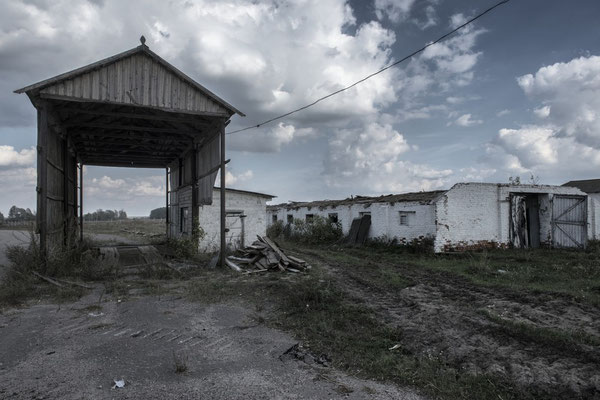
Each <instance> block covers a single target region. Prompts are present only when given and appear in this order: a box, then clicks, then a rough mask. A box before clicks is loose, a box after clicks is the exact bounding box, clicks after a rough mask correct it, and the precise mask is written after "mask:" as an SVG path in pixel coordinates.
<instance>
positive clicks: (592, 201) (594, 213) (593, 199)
mask: <svg viewBox="0 0 600 400" xmlns="http://www.w3.org/2000/svg"><path fill="white" fill-rule="evenodd" d="M588 221H589V224H588V239H599V238H600V193H589V194H588Z"/></svg>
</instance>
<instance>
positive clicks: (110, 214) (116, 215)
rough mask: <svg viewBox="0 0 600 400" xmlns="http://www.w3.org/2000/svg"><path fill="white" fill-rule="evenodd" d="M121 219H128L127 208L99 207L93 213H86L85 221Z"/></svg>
mask: <svg viewBox="0 0 600 400" xmlns="http://www.w3.org/2000/svg"><path fill="white" fill-rule="evenodd" d="M119 219H127V213H126V212H125V210H119V211H117V210H102V209H98V210H96V211H94V212H92V213H87V214H84V216H83V220H84V221H116V220H119Z"/></svg>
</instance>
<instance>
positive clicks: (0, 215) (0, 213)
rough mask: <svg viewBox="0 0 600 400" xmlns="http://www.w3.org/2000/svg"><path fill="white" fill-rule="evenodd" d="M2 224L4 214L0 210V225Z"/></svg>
mask: <svg viewBox="0 0 600 400" xmlns="http://www.w3.org/2000/svg"><path fill="white" fill-rule="evenodd" d="M2 224H4V214H2V212H1V211H0V225H2Z"/></svg>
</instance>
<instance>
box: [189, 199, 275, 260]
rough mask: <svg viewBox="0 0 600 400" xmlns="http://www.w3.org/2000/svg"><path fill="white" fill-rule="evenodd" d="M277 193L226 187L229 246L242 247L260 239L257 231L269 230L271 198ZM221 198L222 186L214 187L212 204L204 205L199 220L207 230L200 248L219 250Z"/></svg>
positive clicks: (260, 233) (207, 250) (200, 210)
mask: <svg viewBox="0 0 600 400" xmlns="http://www.w3.org/2000/svg"><path fill="white" fill-rule="evenodd" d="M274 197H275V196H271V195H268V194H263V193H256V192H249V191H246V190H237V189H229V188H227V189H226V195H225V211H226V218H225V221H226V227H227V229H228V232H227V233H226V236H227V246H228V247H232V248H239V247H242V246H245V245H249V244H251V243H252V242H253V241H254V240H256V235H261V236H263V235H265V234H266V230H267V201H269V200H271V199H273V198H274ZM220 198H221V197H220V190H219V188H214V190H213V202H212V204H211V205H204V206H200V209H199V212H198V221H199V223H200V227H201V228H202V229H203V230H204V233H205V235H204V238H203V239H202V240H201V241H200V243H199V249H200V251H206V252H212V251H218V250H219V246H220V215H221V214H220V213H221V209H220ZM184 227H185V225H184Z"/></svg>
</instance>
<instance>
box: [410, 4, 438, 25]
mask: <svg viewBox="0 0 600 400" xmlns="http://www.w3.org/2000/svg"><path fill="white" fill-rule="evenodd" d="M414 22H415V24H416V25H417V26H418V27H419V29H422V30H425V29H427V28H431V27H432V26H436V25H437V24H438V18H437V14H436V12H435V8H433V6H432V5H428V6H427V7H425V19H424V20H414Z"/></svg>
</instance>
